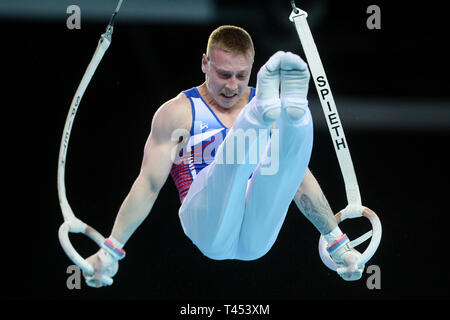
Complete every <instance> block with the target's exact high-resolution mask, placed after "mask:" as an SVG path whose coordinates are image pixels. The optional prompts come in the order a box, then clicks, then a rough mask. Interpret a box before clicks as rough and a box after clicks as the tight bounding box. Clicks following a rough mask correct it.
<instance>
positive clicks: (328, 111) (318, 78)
mask: <svg viewBox="0 0 450 320" xmlns="http://www.w3.org/2000/svg"><path fill="white" fill-rule="evenodd" d="M291 5H292V12H291V14H290V16H289V20H291V21H292V22H294V25H295V28H296V30H297V33H298V36H299V38H300V42H301V44H302V47H303V51H304V52H305V55H306V59H307V61H308V65H309V68H310V70H311V75H312V77H313V80H314V84H315V86H316V90H317V93H318V96H319V100H320V104H321V105H322V109H323V112H324V114H325V119H326V122H327V125H328V130H329V132H330V135H331V139H332V141H333V146H334V150H335V151H336V155H337V158H338V162H339V167H340V169H341V173H342V176H343V178H344V184H345V191H346V196H347V202H348V205H347V207H346V208H345V209H344V210H343V211H341V212H340V213H338V214H337V215H336V216H338V215H339V217H341V216H342V217H343V219H340V220H338V223H339V221H343V220H344V219H346V218H356V217H361V216H366V217H367V218H368V219H369V220H370V221H371V223H372V230H373V233H370V232H368V233H366V234H364V235H363V236H362V237H360V238H358V239H356V240H354V241H353V242H352V243H353V244H354V245H358V244H360V243H362V242H364V241H365V240H367V239H368V238H370V236H372V240H371V243H370V244H369V246H368V247H367V249H366V251H365V252H364V253H363V257H362V258H361V263H360V265H362V264H364V263H365V262H367V260H369V259H370V258H371V257H372V256H373V255H374V253H375V251H376V250H377V248H378V245H379V243H380V240H381V223H380V220H379V219H378V217H377V215H376V214H375V213H374V212H373V211H372V210H370V209H368V208H365V207H363V206H362V204H361V195H360V192H359V186H358V181H357V179H356V174H355V169H354V166H353V161H352V158H351V156H350V150H349V148H348V143H347V140H346V139H345V134H344V129H343V126H342V123H341V120H340V118H339V113H338V111H337V108H336V104H335V102H334V98H333V94H332V93H331V88H330V86H329V83H328V79H327V76H326V74H325V70H324V68H323V65H322V61H321V60H320V56H319V51H318V50H317V47H316V44H315V42H314V39H313V36H312V34H311V30H310V28H309V25H308V21H307V20H306V18H307V17H308V14H307V13H306V12H305V11H303V10H300V9H299V8H297V7H295V4H294V1H291ZM369 211H370V212H369ZM319 253H320V257H321V258H322V261H323V262H324V263H325V264H326V265H327V266H328V267H329V268H331V269H333V270H336V265H335V263H334V262H333V261H332V260H331V257H330V255H329V254H328V251H327V250H326V242H325V239H324V238H323V236H321V237H320V241H319Z"/></svg>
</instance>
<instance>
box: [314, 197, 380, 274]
mask: <svg viewBox="0 0 450 320" xmlns="http://www.w3.org/2000/svg"><path fill="white" fill-rule="evenodd" d="M335 217H336V221H337V223H338V224H339V223H340V222H342V221H344V220H345V219H349V218H350V219H353V218H359V217H366V218H367V219H369V221H370V223H371V225H372V230H371V231H369V232H367V233H365V234H364V235H362V236H361V237H359V238H358V239H356V240H354V241H352V242H350V246H351V247H356V246H357V245H359V244H361V243H362V242H364V241H365V240H367V239H368V238H369V237H372V239H371V240H370V244H369V246H368V247H367V248H366V250H365V251H364V252H363V253H362V256H361V260H360V262H359V264H358V266H363V265H364V264H365V263H366V262H367V261H369V260H370V258H372V256H373V255H374V254H375V252H376V251H377V249H378V246H379V244H380V241H381V234H382V228H381V222H380V219H379V218H378V216H377V215H376V213H375V212H373V211H372V210H370V209H369V208H366V207H364V206H359V205H358V206H354V205H353V206H351V205H349V206H347V207H346V208H345V209H344V210H342V211H340V212H338V213H337V214H336V215H335ZM319 255H320V258H321V259H322V262H323V263H324V264H325V265H326V266H327V267H328V268H330V269H331V270H333V271H336V270H337V268H338V266H337V265H336V263H335V262H334V261H333V259H331V257H330V255H329V253H328V251H327V242H326V240H325V238H324V237H323V235H321V236H320V239H319Z"/></svg>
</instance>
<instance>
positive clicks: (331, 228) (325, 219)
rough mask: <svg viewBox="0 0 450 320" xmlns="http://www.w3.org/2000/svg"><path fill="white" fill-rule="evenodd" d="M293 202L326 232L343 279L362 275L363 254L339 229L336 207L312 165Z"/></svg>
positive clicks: (330, 250) (318, 228) (322, 231)
mask: <svg viewBox="0 0 450 320" xmlns="http://www.w3.org/2000/svg"><path fill="white" fill-rule="evenodd" d="M294 202H295V204H296V205H297V207H298V208H299V209H300V211H301V212H302V213H303V214H304V215H305V217H306V218H307V219H308V220H309V221H310V222H311V223H312V224H313V225H314V226H315V227H316V229H317V230H319V232H320V233H321V234H322V235H323V236H324V238H325V240H326V241H327V243H328V252H329V254H330V256H331V258H332V259H333V261H334V262H335V263H336V264H337V265H338V266H340V268H339V269H338V274H339V275H340V276H341V277H342V278H343V279H344V280H358V279H360V278H361V276H362V272H363V269H364V266H361V267H358V262H359V259H360V257H361V254H360V253H359V252H358V251H356V250H355V249H353V248H351V246H350V240H349V239H348V237H347V235H345V234H343V233H342V231H341V230H340V229H339V226H338V224H337V221H336V218H335V217H334V214H333V210H331V207H330V205H329V204H328V201H327V199H326V198H325V195H324V194H323V192H322V189H321V188H320V186H319V183H318V182H317V180H316V178H315V177H314V176H313V174H312V173H311V171H310V170H309V168H308V169H307V170H306V173H305V177H304V178H303V181H302V184H301V185H300V187H299V188H298V190H297V193H296V194H295V196H294Z"/></svg>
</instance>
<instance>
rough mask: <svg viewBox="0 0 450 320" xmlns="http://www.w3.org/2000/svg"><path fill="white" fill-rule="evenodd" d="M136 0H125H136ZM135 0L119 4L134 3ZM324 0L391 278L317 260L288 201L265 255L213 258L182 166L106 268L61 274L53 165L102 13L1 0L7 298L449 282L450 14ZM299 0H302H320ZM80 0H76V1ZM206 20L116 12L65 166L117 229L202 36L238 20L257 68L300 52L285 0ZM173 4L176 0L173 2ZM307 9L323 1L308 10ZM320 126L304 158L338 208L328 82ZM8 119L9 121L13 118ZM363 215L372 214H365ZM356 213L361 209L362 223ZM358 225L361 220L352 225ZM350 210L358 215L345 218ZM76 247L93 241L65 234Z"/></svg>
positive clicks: (334, 74)
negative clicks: (195, 225)
mask: <svg viewBox="0 0 450 320" xmlns="http://www.w3.org/2000/svg"><path fill="white" fill-rule="evenodd" d="M127 1H128V2H129V1H132V0H127ZM127 1H125V2H124V4H123V6H124V7H125V6H127ZM392 2H394V1H391V2H387V1H383V2H380V1H374V2H369V1H350V2H347V1H346V4H345V6H343V5H342V4H341V3H340V2H339V4H338V3H337V1H323V2H320V3H321V4H323V11H317V15H316V16H317V17H319V18H320V19H316V20H314V18H313V16H314V13H312V12H311V11H309V14H310V18H309V19H311V20H310V26H311V29H312V32H313V35H314V37H315V41H316V44H317V46H318V49H319V52H320V55H321V59H322V61H323V63H324V68H325V70H326V72H327V76H328V79H329V81H330V86H331V88H332V90H333V94H334V96H335V100H336V103H337V107H338V110H339V111H341V110H342V112H341V120H342V122H343V126H344V128H345V132H346V137H347V140H348V143H349V147H350V150H351V153H352V158H353V162H354V164H355V170H356V173H357V177H358V182H359V186H360V190H361V194H362V199H363V204H364V205H366V206H368V207H370V208H371V209H373V210H374V211H375V212H377V213H378V215H379V217H380V219H381V222H382V225H383V237H382V241H381V244H380V247H379V249H378V251H377V253H376V254H375V256H374V257H373V258H372V260H370V261H369V262H368V265H370V264H376V265H378V266H379V267H380V270H381V289H380V290H369V289H368V288H367V286H366V280H367V278H368V277H369V274H366V273H364V275H363V277H362V279H361V280H360V281H357V282H345V281H343V280H341V279H340V278H339V277H338V276H337V275H336V274H335V273H334V272H331V271H330V270H328V269H327V268H326V267H325V266H324V265H323V264H322V262H321V260H320V258H319V255H318V251H317V244H318V238H319V234H318V232H317V231H316V230H315V229H314V228H313V226H312V225H311V224H310V223H309V222H308V221H307V220H306V219H305V218H304V217H303V215H302V214H301V213H300V212H299V211H298V209H297V208H296V206H295V205H294V204H293V205H292V206H291V208H290V211H289V212H288V214H287V218H286V221H285V223H284V225H283V228H282V229H281V232H280V234H279V237H278V240H277V242H276V243H275V245H274V246H273V248H272V250H271V251H269V253H268V254H266V255H265V256H264V257H262V258H261V259H258V260H256V261H251V262H242V261H213V260H209V259H208V258H206V257H204V256H203V255H202V254H201V253H200V252H199V251H198V250H197V249H196V248H195V247H194V246H193V245H192V244H191V242H190V240H189V239H188V238H186V237H185V236H184V234H183V231H182V229H181V226H180V224H179V221H178V216H177V210H178V207H179V200H178V196H177V191H176V188H175V186H174V184H173V182H172V180H171V179H169V180H168V182H167V183H166V185H165V186H164V187H163V189H162V191H161V193H160V196H159V198H158V200H157V201H156V203H155V205H154V208H153V210H152V212H151V213H150V215H149V217H148V219H147V220H146V221H145V222H144V223H143V224H142V225H141V227H140V228H139V229H138V231H137V232H136V233H135V234H134V235H133V237H132V238H131V239H130V241H129V242H128V243H127V245H126V248H125V249H126V250H127V257H126V258H125V259H124V260H123V261H121V262H120V269H119V273H118V274H117V275H116V277H115V279H114V280H115V282H114V284H113V286H111V287H108V288H101V289H92V288H89V287H87V286H86V285H85V284H84V282H83V283H82V288H81V289H80V290H76V289H74V290H69V289H67V287H66V279H67V277H68V274H67V273H66V268H67V266H68V265H70V264H72V263H71V261H70V260H69V259H68V258H67V257H66V255H65V254H64V252H63V250H62V249H61V247H60V245H59V242H58V237H57V232H58V228H59V226H60V224H61V223H62V222H63V218H62V215H61V211H60V208H59V204H58V195H57V188H56V169H57V158H58V151H59V144H60V139H61V134H62V130H63V126H64V122H65V119H66V115H67V112H68V109H69V106H70V103H71V100H72V97H73V95H74V93H75V90H76V88H77V86H78V83H79V81H80V80H81V77H82V75H83V73H84V71H85V69H86V67H87V65H88V63H89V61H90V59H91V57H92V55H93V53H94V49H95V47H96V45H97V41H98V39H99V37H100V35H101V34H102V33H103V32H104V29H105V27H106V25H107V22H108V19H109V16H110V14H111V13H112V11H113V9H114V7H115V2H114V1H112V2H109V5H108V6H106V7H105V9H104V11H105V13H104V18H103V19H99V20H100V21H97V20H95V19H93V20H87V21H85V20H83V16H82V25H81V29H80V30H68V29H67V27H66V19H67V17H68V14H66V13H65V11H64V10H63V11H61V16H60V18H58V19H48V20H46V19H45V18H42V17H26V16H24V17H16V16H3V17H2V19H1V20H0V21H1V22H0V30H2V31H3V32H2V43H3V45H2V50H1V54H2V59H1V61H2V70H3V80H4V81H3V83H4V85H3V86H2V89H3V90H2V91H3V92H2V98H3V99H2V111H3V117H2V118H3V119H4V125H3V128H4V130H5V133H4V137H6V148H7V149H6V152H5V153H4V154H3V158H4V160H6V164H5V166H4V172H5V175H4V176H5V177H6V179H7V182H6V183H5V184H6V187H7V192H6V193H4V197H5V198H4V200H3V203H4V210H3V214H4V217H5V219H4V222H3V226H4V228H3V237H2V240H3V241H2V242H3V247H4V248H5V249H4V250H6V251H3V257H2V261H4V263H2V265H3V267H5V268H6V271H5V272H4V273H3V276H4V277H3V280H2V281H3V282H2V286H3V288H5V289H4V290H3V294H4V295H5V296H6V297H7V298H12V299H31V300H36V299H43V300H60V299H64V300H66V299H68V300H72V299H132V300H135V299H145V300H153V301H163V300H170V301H175V300H183V301H191V302H192V301H200V300H223V301H230V300H235V299H243V300H253V299H256V300H270V301H272V300H283V301H297V300H336V299H363V300H371V299H377V300H380V299H383V300H400V299H448V298H449V296H450V295H449V293H448V287H449V285H450V281H449V279H450V276H449V273H450V272H449V270H447V265H448V264H447V257H448V242H449V240H448V238H449V236H448V234H449V222H450V219H449V217H448V214H449V212H448V206H447V199H448V184H447V181H448V178H449V176H448V163H449V161H448V160H449V159H448V155H447V154H448V145H449V144H448V138H449V134H450V130H449V129H450V125H449V123H450V121H449V120H450V119H449V115H450V113H449V111H450V110H449V108H450V104H449V101H450V97H449V81H448V77H447V70H448V69H447V68H448V64H447V59H448V58H449V50H448V36H447V31H448V27H447V24H446V17H445V15H444V11H445V10H444V8H443V7H436V6H435V5H433V8H429V7H426V6H425V7H414V6H412V5H409V4H408V2H403V1H400V2H397V1H396V4H395V5H394V4H392ZM303 3H304V5H303V6H302V5H301V3H300V1H297V5H298V6H299V7H301V8H303V9H305V10H306V11H308V10H309V8H312V7H313V4H312V2H311V1H309V2H308V1H304V2H303ZM73 4H76V1H73ZM214 4H215V6H216V12H217V14H216V15H215V16H214V18H211V19H210V20H208V21H206V22H202V23H193V22H187V21H179V22H177V21H169V22H164V21H136V22H133V21H132V20H130V19H126V20H125V21H121V15H120V13H119V15H118V18H117V21H116V26H115V31H114V35H113V41H112V44H111V46H110V48H109V50H108V52H107V53H106V54H105V57H104V58H103V60H102V62H101V64H100V66H99V67H98V69H97V71H96V73H95V75H94V77H93V79H92V81H91V83H90V85H89V87H88V89H87V91H86V93H85V95H84V97H83V100H82V103H81V106H80V109H79V110H78V113H77V118H76V120H75V124H74V127H73V131H72V135H71V140H70V147H69V152H68V160H67V161H68V162H67V166H66V188H67V197H68V200H69V203H70V204H71V206H72V208H73V210H74V212H75V214H76V215H77V216H78V217H79V218H80V219H81V220H83V221H85V222H87V223H88V224H90V225H91V226H93V227H94V228H96V229H97V230H99V231H100V232H101V233H102V234H103V235H105V236H108V235H109V233H110V231H111V228H112V225H113V222H114V218H115V215H116V213H117V211H118V209H119V207H120V205H121V203H122V201H123V199H124V198H125V196H126V195H127V193H128V191H129V189H130V187H131V184H132V183H133V181H134V179H135V178H136V176H137V174H138V172H139V167H140V163H141V159H142V151H143V146H144V143H145V141H146V139H147V136H148V133H149V129H150V123H151V119H152V116H153V114H154V112H155V111H156V109H157V108H158V107H159V106H160V105H161V104H162V103H164V102H165V101H167V100H168V99H170V98H172V97H174V96H175V95H177V94H178V93H179V92H180V91H181V90H184V89H187V88H190V87H193V86H196V85H199V84H201V83H202V82H203V80H204V75H203V74H202V72H201V69H200V62H201V55H202V53H203V52H204V51H205V48H206V41H207V37H208V36H209V34H210V32H211V31H212V30H213V29H214V28H215V27H217V26H219V25H221V24H236V25H239V26H242V27H244V28H245V29H247V30H248V31H249V33H250V34H251V35H252V36H253V40H254V43H255V49H256V58H255V63H254V70H253V71H254V72H253V76H252V78H251V81H250V85H253V86H255V85H256V71H257V70H258V69H259V67H260V66H261V65H262V64H263V63H264V62H265V61H266V60H267V59H268V58H269V57H270V56H271V55H272V54H273V53H274V52H275V51H277V50H284V51H288V50H289V51H293V52H296V53H298V54H300V55H302V56H304V55H303V52H302V51H301V46H300V42H299V40H298V38H297V34H296V31H295V29H294V27H293V25H291V24H290V23H289V21H288V20H287V18H288V16H289V14H290V11H291V8H290V3H289V1H279V2H273V1H272V2H270V1H247V2H240V1H216V2H214ZM370 4H377V5H379V6H380V8H381V29H380V30H369V29H368V28H367V27H366V19H367V18H368V16H369V15H368V14H367V13H366V8H367V7H368V6H369V5H370ZM81 10H82V14H83V7H81ZM174 10H175V9H174ZM313 12H314V11H313ZM310 88H311V90H310V101H311V109H312V111H313V114H314V116H315V117H314V118H315V144H314V149H313V154H312V158H311V162H310V168H311V170H312V171H313V173H314V174H315V176H316V177H317V179H318V180H319V182H320V184H321V186H322V188H323V190H324V192H325V193H326V195H327V198H328V200H329V202H330V204H331V206H332V208H333V210H335V211H336V212H337V211H339V210H340V209H342V208H344V207H345V205H346V198H345V190H344V186H343V181H342V177H341V174H340V170H339V167H338V163H337V159H336V156H335V153H334V150H333V147H332V143H331V140H330V138H329V134H328V132H327V129H326V127H325V126H324V124H325V121H324V117H323V114H322V111H321V107H320V105H319V104H318V102H317V99H316V98H317V93H316V91H315V89H314V86H313V84H312V82H311V86H310ZM5 120H6V121H5ZM361 220H362V219H361ZM355 226H361V228H359V227H356V229H359V230H355V232H353V229H355ZM342 228H343V229H344V231H347V230H349V231H347V232H348V233H349V235H350V237H353V238H355V237H356V236H357V235H359V234H361V233H363V232H365V231H366V230H367V229H368V228H369V224H368V223H366V221H356V220H355V221H351V222H348V223H346V224H345V225H344V224H343V225H342ZM346 228H347V229H346ZM71 239H72V240H73V243H74V245H75V247H76V248H77V249H78V250H79V252H80V253H81V254H82V255H83V256H89V255H90V254H92V253H94V252H95V251H96V250H97V249H96V247H95V245H94V244H92V243H91V242H90V241H89V240H87V238H84V237H83V236H81V235H75V234H72V235H71Z"/></svg>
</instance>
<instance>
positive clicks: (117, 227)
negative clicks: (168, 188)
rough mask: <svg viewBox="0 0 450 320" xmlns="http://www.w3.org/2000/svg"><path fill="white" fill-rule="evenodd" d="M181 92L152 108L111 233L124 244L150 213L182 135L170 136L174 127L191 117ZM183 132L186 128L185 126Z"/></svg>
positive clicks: (181, 124)
mask: <svg viewBox="0 0 450 320" xmlns="http://www.w3.org/2000/svg"><path fill="white" fill-rule="evenodd" d="M185 99H187V98H185V97H184V96H181V95H180V96H178V97H177V98H175V99H173V100H170V101H169V102H167V103H166V104H164V105H163V106H162V107H161V108H160V109H158V111H157V112H156V114H155V116H154V118H153V121H152V128H151V132H150V135H149V137H148V139H147V142H146V144H145V148H144V158H143V161H142V165H141V170H140V172H139V175H138V177H137V178H136V180H135V181H134V183H133V185H132V187H131V189H130V192H129V193H128V195H127V197H126V198H125V200H124V202H123V203H122V205H121V207H120V209H119V212H118V214H117V217H116V220H115V222H114V227H113V230H112V233H111V236H112V237H114V238H115V239H117V240H118V241H120V242H121V243H122V244H125V242H126V241H128V239H129V238H130V237H131V235H132V234H133V233H134V232H135V230H136V229H137V228H138V227H139V225H140V224H141V223H142V222H143V221H144V220H145V218H146V217H147V216H148V214H149V213H150V211H151V209H152V207H153V205H154V203H155V201H156V199H157V197H158V194H159V191H160V190H161V188H162V186H163V185H164V183H165V182H166V180H167V178H168V176H169V173H170V169H171V168H172V158H171V156H172V153H173V150H174V149H176V150H178V151H179V150H180V149H181V148H182V143H183V142H184V141H185V139H178V138H177V137H175V138H176V139H174V137H173V136H172V134H173V132H174V131H175V130H176V129H186V127H189V126H190V124H189V122H188V121H186V119H188V120H189V119H191V117H190V116H189V115H187V114H186V111H188V112H190V109H189V108H185V106H186V101H185ZM186 132H187V130H186Z"/></svg>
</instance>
